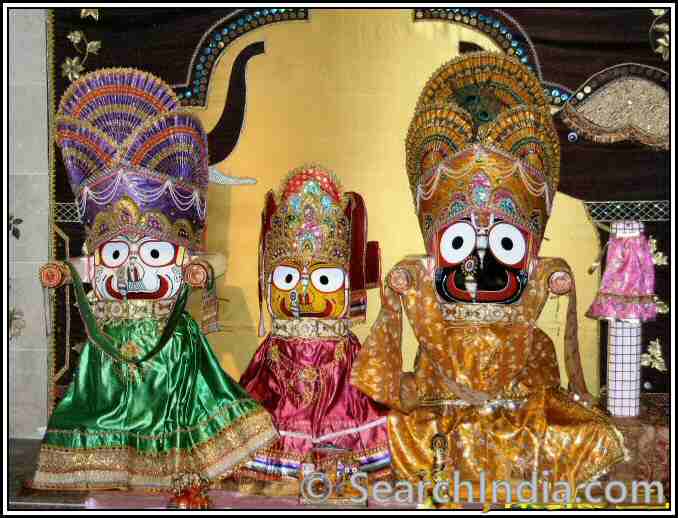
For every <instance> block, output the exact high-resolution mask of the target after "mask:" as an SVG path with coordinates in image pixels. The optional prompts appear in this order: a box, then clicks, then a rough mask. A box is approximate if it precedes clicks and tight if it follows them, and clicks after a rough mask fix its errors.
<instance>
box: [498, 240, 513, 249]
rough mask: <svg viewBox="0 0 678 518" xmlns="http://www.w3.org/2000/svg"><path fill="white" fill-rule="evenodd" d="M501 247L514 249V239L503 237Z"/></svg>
mask: <svg viewBox="0 0 678 518" xmlns="http://www.w3.org/2000/svg"><path fill="white" fill-rule="evenodd" d="M501 247H502V248H503V249H504V250H513V241H512V240H511V239H509V238H508V237H504V238H502V239H501Z"/></svg>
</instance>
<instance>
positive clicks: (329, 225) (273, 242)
mask: <svg viewBox="0 0 678 518" xmlns="http://www.w3.org/2000/svg"><path fill="white" fill-rule="evenodd" d="M259 256H260V258H259V288H260V289H259V295H260V302H263V293H264V286H265V283H266V280H267V279H268V278H269V277H270V275H271V273H272V271H273V270H274V269H275V267H276V266H278V265H280V264H281V263H283V262H285V260H292V259H293V260H295V261H297V262H300V263H302V264H311V263H314V262H329V263H335V264H338V265H340V266H342V267H343V268H344V269H345V270H346V271H347V272H348V273H349V282H350V292H351V303H350V308H349V316H350V317H351V318H357V319H360V318H364V315H365V310H366V304H367V296H366V290H367V289H369V288H373V287H376V286H377V285H378V283H379V280H380V277H381V270H380V259H379V244H378V243H377V242H376V241H371V242H368V241H367V211H366V209H365V203H364V201H363V199H362V197H361V196H360V195H359V194H357V193H354V192H347V193H343V192H342V189H341V186H340V184H339V180H338V179H337V178H336V176H335V175H334V174H332V173H331V172H330V171H328V170H327V169H325V168H323V167H321V166H317V165H310V166H302V167H299V168H297V169H294V170H293V171H291V172H290V173H289V174H288V175H287V177H286V178H285V180H284V181H283V183H282V186H281V188H280V192H279V193H278V194H275V193H274V192H273V191H269V193H268V194H267V196H266V205H265V207H264V211H263V213H262V226H261V237H260V241H259Z"/></svg>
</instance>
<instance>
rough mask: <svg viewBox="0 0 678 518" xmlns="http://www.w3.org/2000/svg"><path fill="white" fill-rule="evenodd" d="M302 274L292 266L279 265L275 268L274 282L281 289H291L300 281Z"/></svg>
mask: <svg viewBox="0 0 678 518" xmlns="http://www.w3.org/2000/svg"><path fill="white" fill-rule="evenodd" d="M300 277H301V274H300V273H299V270H297V269H296V268H292V267H291V266H278V267H276V269H275V270H273V284H274V285H275V287H276V288H278V289H279V290H284V291H289V290H291V289H292V288H294V287H295V286H296V285H297V283H298V282H299V278H300Z"/></svg>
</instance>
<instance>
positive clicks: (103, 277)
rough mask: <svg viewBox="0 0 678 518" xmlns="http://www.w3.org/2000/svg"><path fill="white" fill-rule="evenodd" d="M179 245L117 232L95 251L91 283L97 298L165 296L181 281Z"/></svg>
mask: <svg viewBox="0 0 678 518" xmlns="http://www.w3.org/2000/svg"><path fill="white" fill-rule="evenodd" d="M187 256H188V254H187V253H186V250H185V249H184V248H183V247H179V246H177V245H175V244H173V243H170V242H168V241H159V240H158V239H156V238H154V237H142V238H135V237H132V236H127V235H120V236H117V237H115V238H114V239H111V240H110V241H106V242H105V243H103V244H102V245H100V246H99V248H98V249H97V251H96V254H95V264H94V279H93V281H92V284H93V285H94V290H95V293H96V295H97V298H98V299H101V300H125V299H146V300H149V299H150V300H155V299H168V298H172V297H173V296H175V295H176V294H177V293H178V291H179V288H180V287H181V283H182V281H183V274H182V269H181V267H182V266H183V264H184V261H185V260H187Z"/></svg>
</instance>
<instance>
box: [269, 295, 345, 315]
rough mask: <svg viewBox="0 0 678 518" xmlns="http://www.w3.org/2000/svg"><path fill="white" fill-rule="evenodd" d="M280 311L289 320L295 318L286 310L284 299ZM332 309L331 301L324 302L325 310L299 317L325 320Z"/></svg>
mask: <svg viewBox="0 0 678 518" xmlns="http://www.w3.org/2000/svg"><path fill="white" fill-rule="evenodd" d="M280 309H281V310H282V312H283V313H285V315H287V316H288V317H290V318H295V317H294V314H293V313H292V312H291V311H290V310H289V309H288V307H287V304H285V299H283V300H282V302H281V303H280ZM333 309H334V304H332V302H331V301H329V300H326V301H325V309H324V310H323V311H319V312H318V313H310V312H309V313H299V316H300V317H311V318H325V317H328V316H330V315H331V314H332V310H333Z"/></svg>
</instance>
